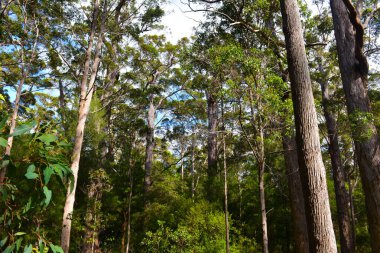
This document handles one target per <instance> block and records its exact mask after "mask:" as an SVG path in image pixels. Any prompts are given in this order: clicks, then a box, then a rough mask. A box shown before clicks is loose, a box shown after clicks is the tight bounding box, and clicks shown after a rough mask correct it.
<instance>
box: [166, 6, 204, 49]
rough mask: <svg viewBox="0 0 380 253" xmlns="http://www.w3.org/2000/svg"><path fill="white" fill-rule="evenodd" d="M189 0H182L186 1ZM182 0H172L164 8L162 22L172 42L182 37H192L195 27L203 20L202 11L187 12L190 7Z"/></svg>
mask: <svg viewBox="0 0 380 253" xmlns="http://www.w3.org/2000/svg"><path fill="white" fill-rule="evenodd" d="M186 1H187V0H182V2H186ZM182 2H181V0H170V1H169V2H168V3H167V4H166V6H165V8H164V10H165V14H166V15H165V17H164V18H163V19H162V24H163V25H164V26H165V29H164V31H165V35H166V36H167V38H168V39H169V40H170V42H172V43H175V42H177V41H178V40H179V39H181V38H182V37H190V36H191V35H193V34H194V27H196V26H197V25H198V23H199V21H201V20H202V16H203V13H201V12H196V13H194V12H186V11H189V8H188V7H187V5H186V4H184V3H182Z"/></svg>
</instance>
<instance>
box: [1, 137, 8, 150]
mask: <svg viewBox="0 0 380 253" xmlns="http://www.w3.org/2000/svg"><path fill="white" fill-rule="evenodd" d="M7 144H8V141H7V140H6V139H4V138H3V137H0V146H2V147H4V148H5V147H6V146H7Z"/></svg>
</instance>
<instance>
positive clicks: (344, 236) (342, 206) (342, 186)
mask: <svg viewBox="0 0 380 253" xmlns="http://www.w3.org/2000/svg"><path fill="white" fill-rule="evenodd" d="M321 73H323V72H321ZM319 83H320V85H321V90H322V107H323V113H324V116H325V119H326V126H327V133H328V139H329V143H328V145H329V153H330V159H331V168H332V172H333V179H334V189H335V200H336V206H337V210H338V223H339V238H340V248H341V252H342V253H353V252H355V245H354V233H353V227H352V226H351V225H352V224H351V215H350V211H351V205H350V196H349V194H348V192H347V189H346V175H345V174H346V173H345V171H344V168H343V166H342V160H341V155H340V150H339V141H338V131H337V122H336V119H335V116H334V114H333V113H332V111H331V108H330V107H329V104H330V103H331V101H330V96H329V90H328V87H327V85H328V84H327V83H326V82H324V81H323V80H319Z"/></svg>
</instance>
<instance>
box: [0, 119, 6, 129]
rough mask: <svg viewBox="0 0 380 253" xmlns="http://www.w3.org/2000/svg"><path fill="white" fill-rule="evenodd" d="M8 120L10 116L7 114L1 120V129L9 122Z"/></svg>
mask: <svg viewBox="0 0 380 253" xmlns="http://www.w3.org/2000/svg"><path fill="white" fill-rule="evenodd" d="M7 121H8V116H5V117H4V118H3V119H2V120H1V121H0V130H3V128H4V126H5V124H7Z"/></svg>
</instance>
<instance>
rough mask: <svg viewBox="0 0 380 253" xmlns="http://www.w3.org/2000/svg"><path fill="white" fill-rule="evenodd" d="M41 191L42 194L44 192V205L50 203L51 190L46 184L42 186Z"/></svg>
mask: <svg viewBox="0 0 380 253" xmlns="http://www.w3.org/2000/svg"><path fill="white" fill-rule="evenodd" d="M43 191H44V194H45V197H46V198H45V206H48V205H49V203H50V200H51V195H52V192H51V190H49V188H47V187H46V186H44V187H43Z"/></svg>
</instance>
